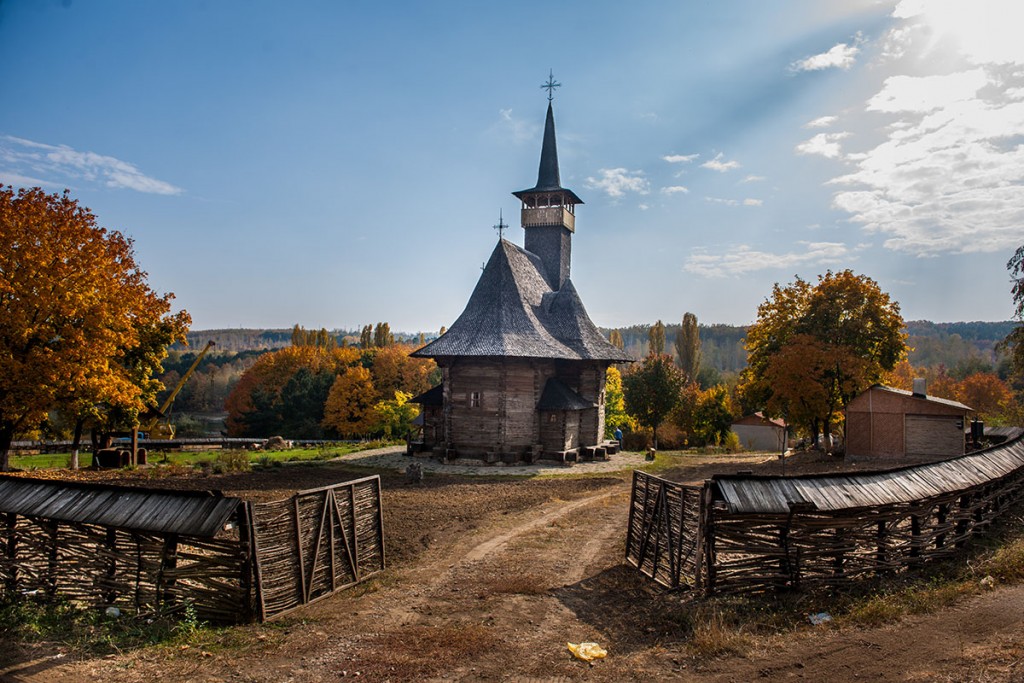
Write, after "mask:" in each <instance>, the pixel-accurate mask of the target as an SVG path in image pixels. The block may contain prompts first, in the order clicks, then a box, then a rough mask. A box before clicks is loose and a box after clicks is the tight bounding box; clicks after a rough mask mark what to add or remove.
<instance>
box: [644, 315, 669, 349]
mask: <svg viewBox="0 0 1024 683" xmlns="http://www.w3.org/2000/svg"><path fill="white" fill-rule="evenodd" d="M647 341H648V343H649V348H648V350H647V353H648V354H649V355H651V356H661V355H663V354H664V353H665V324H664V323H662V322H661V321H660V320H659V321H658V322H656V323H654V324H653V325H651V329H650V330H648V331H647Z"/></svg>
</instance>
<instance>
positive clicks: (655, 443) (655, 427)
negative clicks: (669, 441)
mask: <svg viewBox="0 0 1024 683" xmlns="http://www.w3.org/2000/svg"><path fill="white" fill-rule="evenodd" d="M654 450H658V425H654Z"/></svg>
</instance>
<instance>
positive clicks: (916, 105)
mask: <svg viewBox="0 0 1024 683" xmlns="http://www.w3.org/2000/svg"><path fill="white" fill-rule="evenodd" d="M987 83H988V77H987V76H986V75H985V72H984V71H983V70H982V69H973V70H971V71H963V72H960V73H953V74H946V75H942V76H892V77H890V78H887V79H885V85H884V86H883V87H882V89H881V90H880V91H879V92H878V93H877V94H876V95H875V96H874V97H872V98H871V99H870V100H868V106H867V110H868V111H881V112H929V111H934V110H936V109H941V108H942V107H948V106H950V105H952V104H955V103H957V102H966V101H969V100H972V99H974V97H975V96H976V95H977V93H978V91H979V90H981V89H982V88H983V87H985V85H986V84H987Z"/></svg>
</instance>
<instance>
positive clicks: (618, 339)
mask: <svg viewBox="0 0 1024 683" xmlns="http://www.w3.org/2000/svg"><path fill="white" fill-rule="evenodd" d="M608 342H609V343H610V344H611V345H612V346H614V347H615V348H617V349H622V348H625V346H626V343H625V342H624V341H623V340H622V332H619V331H618V330H612V331H611V332H610V333H609V334H608Z"/></svg>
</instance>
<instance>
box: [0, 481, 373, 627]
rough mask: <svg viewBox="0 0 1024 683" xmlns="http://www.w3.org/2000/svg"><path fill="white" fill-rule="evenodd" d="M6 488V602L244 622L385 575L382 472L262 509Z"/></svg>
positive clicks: (0, 592)
mask: <svg viewBox="0 0 1024 683" xmlns="http://www.w3.org/2000/svg"><path fill="white" fill-rule="evenodd" d="M3 486H6V487H7V488H6V489H4V490H0V511H2V512H3V514H2V515H0V596H10V595H28V596H37V597H43V598H56V597H61V598H65V599H68V600H70V601H72V602H75V603H77V604H80V605H87V606H93V607H99V608H105V607H108V606H115V607H118V608H120V609H121V610H122V611H128V612H132V613H135V614H155V613H166V612H173V611H175V610H177V609H180V608H182V607H183V606H184V605H191V607H192V609H194V610H195V613H196V615H197V616H198V617H199V618H201V619H203V620H208V621H212V622H217V623H239V622H247V621H253V620H260V621H263V620H266V619H270V618H273V617H274V616H278V615H280V614H282V613H284V612H287V611H289V610H290V609H293V608H294V607H296V606H299V605H301V604H305V603H308V602H311V601H312V600H316V599H317V598H320V597H324V596H326V595H329V594H331V593H332V592H334V591H335V590H340V589H342V588H345V587H347V586H351V585H352V584H354V583H356V582H358V581H361V580H363V579H364V578H366V577H367V576H370V575H372V574H373V573H375V572H377V571H380V570H381V569H383V567H384V550H383V548H384V544H383V525H382V523H381V520H382V516H381V503H380V480H379V478H378V477H376V476H374V477H368V478H365V479H360V480H357V481H353V482H345V483H342V484H338V485H335V486H331V487H327V488H323V489H314V490H312V491H303V492H301V493H298V494H296V495H295V496H293V497H292V498H289V499H286V500H283V501H278V502H275V503H265V504H255V505H254V504H252V503H248V502H245V501H242V500H239V499H231V498H224V497H222V496H217V495H209V494H205V497H204V495H203V494H198V495H197V494H195V493H194V492H174V491H167V490H155V489H141V488H129V487H110V486H102V485H87V484H67V483H61V482H52V481H49V482H48V481H42V480H28V479H20V478H3V479H0V487H3ZM90 506H92V508H93V510H94V512H90V510H89V507H90ZM118 506H120V507H121V508H123V510H121V511H118V510H117V509H116V508H117V507H118ZM14 509H17V510H20V511H21V512H12V511H11V510H14ZM211 509H213V510H215V513H209V512H208V511H209V510H211ZM83 510H84V512H83ZM111 510H114V511H115V512H117V513H118V514H119V515H121V517H122V518H123V520H122V521H114V519H113V518H112V515H111ZM122 513H123V514H122ZM210 514H216V515H217V516H216V517H215V518H213V521H212V523H211V517H210ZM189 516H191V517H192V518H193V519H188V518H189ZM146 527H148V528H146ZM188 530H191V531H192V533H188Z"/></svg>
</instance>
